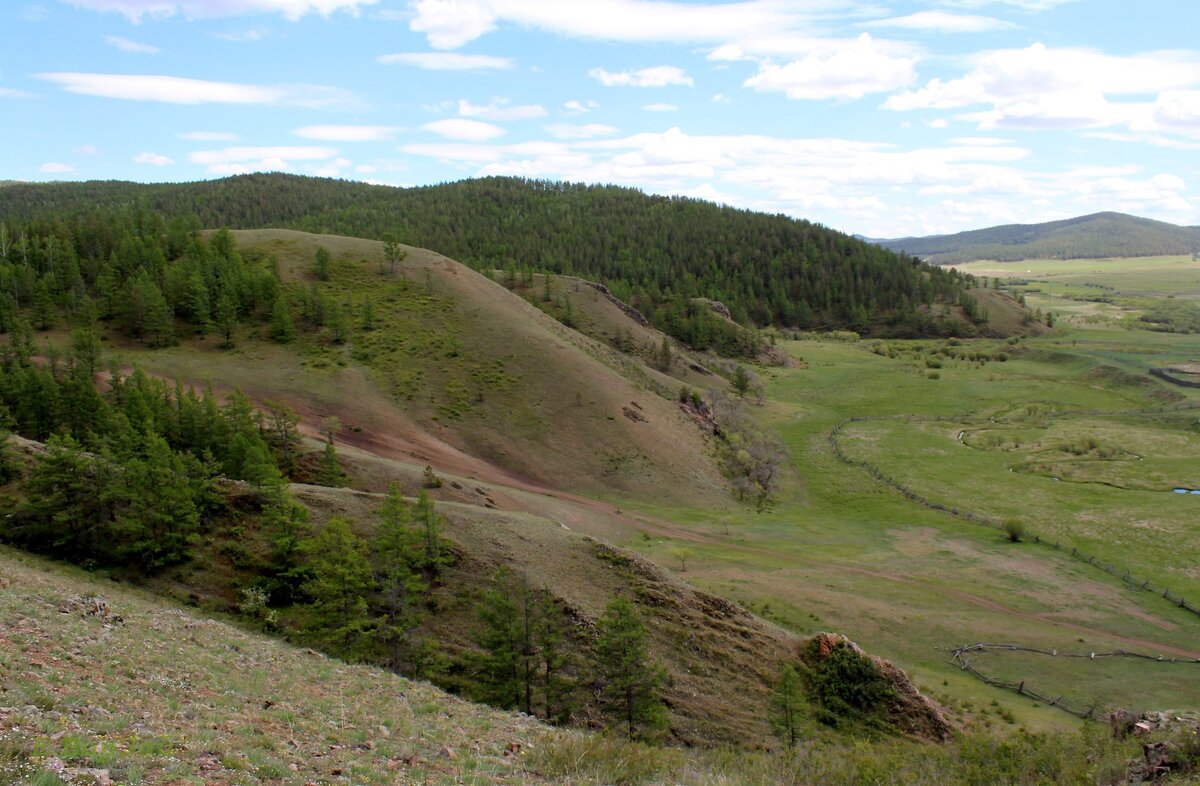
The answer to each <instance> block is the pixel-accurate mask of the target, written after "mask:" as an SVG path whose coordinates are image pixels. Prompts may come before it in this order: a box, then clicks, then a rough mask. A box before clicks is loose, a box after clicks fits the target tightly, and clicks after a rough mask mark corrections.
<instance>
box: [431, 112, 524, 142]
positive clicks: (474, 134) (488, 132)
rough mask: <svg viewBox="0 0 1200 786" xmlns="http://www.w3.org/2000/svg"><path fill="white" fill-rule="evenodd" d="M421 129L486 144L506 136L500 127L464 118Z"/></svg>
mask: <svg viewBox="0 0 1200 786" xmlns="http://www.w3.org/2000/svg"><path fill="white" fill-rule="evenodd" d="M421 128H424V129H425V130H426V131H432V132H433V133H435V134H439V135H441V136H444V137H446V138H447V139H457V140H462V141H468V142H486V141H488V140H490V139H495V138H496V137H499V136H503V135H504V129H503V128H501V127H500V126H496V125H492V124H491V123H484V122H482V121H480V120H467V119H464V118H451V119H448V120H435V121H433V122H432V123H426V124H425V125H423V126H421Z"/></svg>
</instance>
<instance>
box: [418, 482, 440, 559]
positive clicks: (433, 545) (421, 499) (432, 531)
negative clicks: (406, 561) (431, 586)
mask: <svg viewBox="0 0 1200 786" xmlns="http://www.w3.org/2000/svg"><path fill="white" fill-rule="evenodd" d="M413 519H414V520H415V521H416V522H417V525H418V526H419V527H420V528H421V564H420V567H421V571H422V574H423V575H424V576H425V578H426V580H428V579H432V578H433V577H434V576H436V575H437V573H438V569H439V568H440V567H441V566H442V565H443V564H445V555H444V554H443V552H442V517H441V515H440V514H439V513H438V512H437V510H436V509H435V508H434V506H433V500H431V499H430V498H429V495H428V494H427V493H426V492H425V489H421V491H420V492H419V493H418V494H417V504H416V506H415V507H414V508H413Z"/></svg>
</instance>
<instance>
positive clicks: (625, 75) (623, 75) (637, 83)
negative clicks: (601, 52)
mask: <svg viewBox="0 0 1200 786" xmlns="http://www.w3.org/2000/svg"><path fill="white" fill-rule="evenodd" d="M588 76H590V77H592V78H593V79H596V80H598V81H599V82H600V84H602V85H604V86H605V87H668V86H670V85H685V86H687V87H691V86H692V78H691V77H690V76H688V75H687V72H686V71H684V70H683V69H682V68H677V67H676V66H654V67H653V68H640V69H638V70H636V71H617V72H615V73H614V72H611V71H607V70H605V69H603V68H593V69H592V70H591V71H588Z"/></svg>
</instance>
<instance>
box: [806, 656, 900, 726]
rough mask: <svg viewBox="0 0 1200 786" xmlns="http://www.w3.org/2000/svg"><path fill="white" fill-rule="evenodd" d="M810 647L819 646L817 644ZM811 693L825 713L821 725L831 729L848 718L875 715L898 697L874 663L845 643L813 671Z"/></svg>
mask: <svg viewBox="0 0 1200 786" xmlns="http://www.w3.org/2000/svg"><path fill="white" fill-rule="evenodd" d="M811 646H813V647H816V646H818V645H817V640H815V639H814V640H813V643H812V645H811ZM813 654H814V655H815V653H813ZM809 690H810V692H811V693H812V696H813V698H814V699H816V701H817V702H818V703H819V704H820V705H821V707H822V708H823V709H824V710H825V712H823V713H822V714H821V718H820V719H821V721H822V722H823V723H827V724H829V725H832V726H836V725H837V724H838V722H839V720H840V719H843V718H845V717H847V716H861V715H866V714H870V713H872V712H873V711H874V710H875V709H876V708H878V707H879V705H880V704H881V703H883V702H884V701H885V700H886V699H888V698H890V697H892V696H893V695H894V693H895V691H894V690H893V688H892V687H891V685H889V684H888V682H887V680H886V679H885V678H884V676H883V674H882V673H881V672H880V671H879V667H877V666H876V665H875V663H874V661H872V660H871V659H870V658H869V657H867V656H866V655H863V654H862V653H860V652H858V651H856V650H855V649H853V648H852V647H851V646H850V645H848V644H846V643H845V642H839V643H838V644H837V645H836V646H835V647H834V648H833V651H832V652H830V653H829V655H828V656H827V657H826V658H825V659H824V660H822V661H820V662H819V663H818V664H817V665H816V666H815V667H814V668H813V670H812V674H811V676H810V677H809Z"/></svg>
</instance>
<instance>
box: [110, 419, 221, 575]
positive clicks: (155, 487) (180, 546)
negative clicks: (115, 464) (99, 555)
mask: <svg viewBox="0 0 1200 786" xmlns="http://www.w3.org/2000/svg"><path fill="white" fill-rule="evenodd" d="M142 441H143V447H142V454H143V455H142V456H140V457H138V458H134V459H131V460H129V461H126V462H124V463H123V466H122V473H121V479H122V480H123V481H124V490H125V493H126V504H125V505H124V506H123V507H122V509H121V510H120V511H119V512H118V513H117V516H116V520H115V521H114V523H113V536H114V537H115V539H116V540H117V542H118V543H119V547H118V548H119V551H118V554H119V556H120V557H121V558H122V562H124V563H126V564H128V563H131V562H132V563H135V564H138V565H140V566H141V567H142V569H143V570H146V571H151V572H153V571H156V570H158V569H160V568H163V567H165V566H167V565H173V564H175V563H178V562H182V561H183V560H184V559H186V558H187V546H188V544H189V541H190V538H191V536H192V535H193V534H194V533H195V532H196V531H198V529H199V527H200V512H199V510H197V509H196V503H195V500H194V498H193V489H192V486H191V483H190V482H189V478H188V474H187V471H186V468H185V466H184V462H183V460H182V459H181V458H180V456H179V454H177V453H175V452H173V451H172V450H171V448H170V447H169V446H168V445H167V441H166V440H165V439H163V438H162V437H161V436H159V435H158V434H154V433H151V432H149V431H147V432H145V433H143V435H142Z"/></svg>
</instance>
